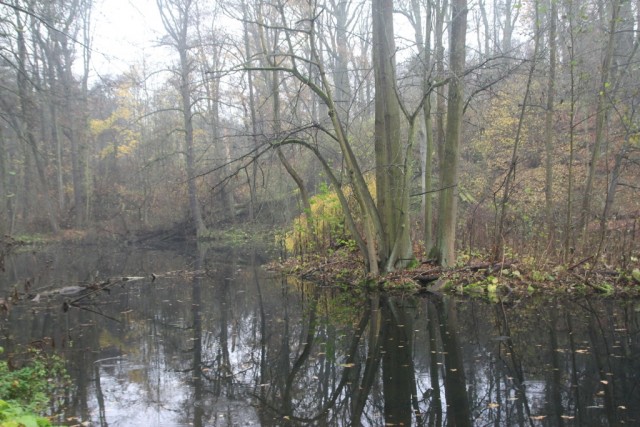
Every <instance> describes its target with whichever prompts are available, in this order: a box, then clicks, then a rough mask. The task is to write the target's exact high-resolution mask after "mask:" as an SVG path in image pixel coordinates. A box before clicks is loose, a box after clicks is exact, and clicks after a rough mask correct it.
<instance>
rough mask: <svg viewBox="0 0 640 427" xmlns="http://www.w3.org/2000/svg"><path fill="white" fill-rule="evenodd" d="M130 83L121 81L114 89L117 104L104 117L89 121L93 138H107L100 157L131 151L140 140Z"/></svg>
mask: <svg viewBox="0 0 640 427" xmlns="http://www.w3.org/2000/svg"><path fill="white" fill-rule="evenodd" d="M130 89H131V88H130V85H129V84H127V83H121V85H120V86H118V88H117V89H116V93H117V97H116V99H117V100H118V106H117V108H116V109H115V111H114V112H113V113H112V114H111V115H110V116H109V117H107V118H106V119H103V120H100V119H94V120H91V121H90V122H89V130H90V132H91V135H92V136H93V137H94V138H100V137H102V138H107V139H108V140H110V141H109V142H108V145H107V146H106V147H105V148H103V149H102V150H101V151H100V157H101V158H105V157H108V156H111V155H115V156H116V157H118V158H121V157H126V156H128V155H130V154H132V153H133V151H134V149H135V148H136V146H137V145H138V141H139V140H140V132H139V131H138V129H137V126H136V123H135V108H136V102H135V99H134V97H133V94H132V93H131V90H130Z"/></svg>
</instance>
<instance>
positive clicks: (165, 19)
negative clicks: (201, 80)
mask: <svg viewBox="0 0 640 427" xmlns="http://www.w3.org/2000/svg"><path fill="white" fill-rule="evenodd" d="M157 4H158V10H159V11H160V16H161V18H162V23H163V25H164V28H165V30H166V31H167V33H169V36H170V37H171V39H172V42H173V47H174V48H175V49H176V50H177V51H178V55H179V57H180V64H179V67H180V68H179V85H180V87H179V91H180V100H181V103H182V108H181V109H182V121H183V125H184V147H185V157H186V164H187V192H188V195H189V210H190V211H191V220H192V221H193V223H194V226H195V228H196V236H197V237H198V238H201V237H203V236H205V235H206V233H207V227H206V225H205V223H204V220H203V219H202V213H201V211H200V203H199V201H198V191H197V186H196V160H195V149H194V141H193V114H192V108H191V92H190V91H191V88H190V83H191V64H190V61H189V55H188V49H189V44H188V34H187V29H188V27H189V21H190V15H191V6H192V4H193V3H192V0H157ZM172 6H173V8H172Z"/></svg>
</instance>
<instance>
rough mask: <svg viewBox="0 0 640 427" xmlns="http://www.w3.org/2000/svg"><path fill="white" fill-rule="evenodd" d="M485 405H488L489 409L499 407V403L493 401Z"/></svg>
mask: <svg viewBox="0 0 640 427" xmlns="http://www.w3.org/2000/svg"><path fill="white" fill-rule="evenodd" d="M487 407H488V408H489V409H495V408H499V407H500V404H498V403H495V402H491V403H489V404H488V405H487Z"/></svg>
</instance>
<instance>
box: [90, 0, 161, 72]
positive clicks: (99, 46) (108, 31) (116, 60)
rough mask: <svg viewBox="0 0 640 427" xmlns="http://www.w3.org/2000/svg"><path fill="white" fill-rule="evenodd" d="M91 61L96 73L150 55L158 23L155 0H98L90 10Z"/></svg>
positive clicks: (158, 33)
mask: <svg viewBox="0 0 640 427" xmlns="http://www.w3.org/2000/svg"><path fill="white" fill-rule="evenodd" d="M93 13H94V15H93V22H94V40H93V49H94V51H93V55H92V62H93V64H94V68H95V71H96V72H97V73H98V74H101V75H106V74H112V75H115V74H120V73H123V72H125V71H127V70H129V67H130V66H131V65H132V64H135V63H140V62H141V60H142V57H143V52H144V53H145V54H146V55H147V56H152V53H153V50H154V45H156V44H157V43H155V41H157V40H158V39H159V38H160V36H161V35H162V33H161V31H162V23H161V21H160V15H159V13H158V7H157V5H156V1H155V0H99V1H98V2H97V4H96V9H95V10H94V12H93Z"/></svg>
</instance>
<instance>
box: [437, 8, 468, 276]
mask: <svg viewBox="0 0 640 427" xmlns="http://www.w3.org/2000/svg"><path fill="white" fill-rule="evenodd" d="M451 16H452V23H451V41H450V46H451V48H450V53H449V67H450V70H451V74H452V79H451V82H449V96H448V98H449V99H448V102H449V106H448V109H447V135H446V143H445V147H444V159H443V160H444V162H443V163H442V164H441V170H442V182H441V190H440V202H439V203H440V204H439V214H438V239H437V243H436V245H437V248H436V258H437V259H438V263H439V264H440V265H441V266H443V267H450V266H452V265H454V264H455V262H456V254H455V238H456V219H457V207H458V160H459V147H460V135H461V131H462V115H463V107H464V83H463V80H462V79H463V73H464V67H465V44H466V34H467V0H453V1H452V2H451Z"/></svg>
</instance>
